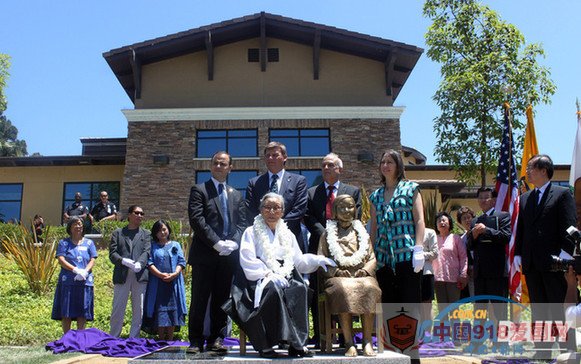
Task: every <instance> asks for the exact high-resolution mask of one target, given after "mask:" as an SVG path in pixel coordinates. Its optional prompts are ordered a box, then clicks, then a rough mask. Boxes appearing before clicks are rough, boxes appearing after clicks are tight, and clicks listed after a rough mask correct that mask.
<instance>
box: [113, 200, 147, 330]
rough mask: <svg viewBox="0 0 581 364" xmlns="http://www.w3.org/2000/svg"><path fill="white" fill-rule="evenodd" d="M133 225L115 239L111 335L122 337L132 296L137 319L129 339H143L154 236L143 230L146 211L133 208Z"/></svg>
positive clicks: (123, 229) (134, 206) (130, 218)
mask: <svg viewBox="0 0 581 364" xmlns="http://www.w3.org/2000/svg"><path fill="white" fill-rule="evenodd" d="M127 213H128V215H127V220H128V221H129V224H128V225H127V226H126V227H124V228H122V229H117V230H115V231H114V232H113V235H112V236H111V244H110V245H109V259H111V262H113V264H114V265H115V268H114V269H113V284H114V287H113V311H112V312H111V330H110V333H111V335H113V336H115V337H119V335H121V330H122V329H123V317H124V316H125V309H126V307H127V300H128V298H129V293H131V308H132V312H133V318H132V320H131V330H130V332H129V337H139V331H140V330H141V320H142V318H143V300H144V298H145V290H146V288H147V279H148V277H149V276H148V270H147V267H146V265H147V259H148V258H149V252H150V250H151V237H150V233H149V232H148V231H147V230H145V229H143V228H142V227H141V221H142V220H143V209H142V208H141V207H139V206H136V205H133V206H131V207H129V209H128V211H127Z"/></svg>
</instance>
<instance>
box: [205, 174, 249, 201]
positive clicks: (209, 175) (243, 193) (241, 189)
mask: <svg viewBox="0 0 581 364" xmlns="http://www.w3.org/2000/svg"><path fill="white" fill-rule="evenodd" d="M236 172H254V173H255V176H254V177H256V176H258V175H259V171H258V170H257V169H233V170H231V171H230V173H229V174H228V177H227V178H226V184H228V185H229V186H232V185H231V184H230V183H229V180H230V176H231V174H232V173H236ZM200 173H204V174H207V175H208V179H209V178H210V177H211V176H212V174H211V172H210V170H209V169H199V170H197V171H196V184H199V183H205V182H206V181H207V180H208V179H204V180H203V181H201V180H199V178H198V175H199V174H200ZM247 185H248V181H246V186H242V187H241V188H236V186H232V187H234V188H236V189H237V190H238V191H240V193H242V197H245V194H246V187H247Z"/></svg>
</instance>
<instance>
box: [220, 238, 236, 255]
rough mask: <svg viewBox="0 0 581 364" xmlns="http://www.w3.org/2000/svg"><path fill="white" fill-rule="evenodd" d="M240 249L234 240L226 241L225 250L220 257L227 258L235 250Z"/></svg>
mask: <svg viewBox="0 0 581 364" xmlns="http://www.w3.org/2000/svg"><path fill="white" fill-rule="evenodd" d="M236 249H238V244H236V242H235V241H233V240H225V241H224V250H223V251H221V252H220V255H222V256H226V255H230V254H231V253H232V252H233V251H234V250H236Z"/></svg>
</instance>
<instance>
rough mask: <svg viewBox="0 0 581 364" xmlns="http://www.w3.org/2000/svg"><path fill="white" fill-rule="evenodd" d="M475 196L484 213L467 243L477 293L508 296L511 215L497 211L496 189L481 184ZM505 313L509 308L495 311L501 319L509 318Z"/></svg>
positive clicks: (472, 226) (479, 217)
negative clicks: (507, 254)
mask: <svg viewBox="0 0 581 364" xmlns="http://www.w3.org/2000/svg"><path fill="white" fill-rule="evenodd" d="M476 195H477V197H478V205H479V206H480V208H481V209H482V212H483V214H482V215H480V216H478V217H476V218H474V219H473V220H472V223H471V225H470V231H471V233H470V234H469V235H468V246H469V249H470V250H471V251H472V252H473V253H474V268H473V269H474V294H475V295H476V296H479V295H493V296H499V297H503V298H506V297H507V296H508V269H507V260H506V246H507V244H508V242H509V240H510V235H511V230H510V214H509V213H508V212H503V211H496V210H495V208H494V206H495V205H496V197H497V192H496V191H495V190H492V189H491V188H488V187H482V188H480V189H479V190H478V192H477V194H476ZM493 302H502V301H493ZM498 306H499V305H498ZM497 311H498V312H497ZM506 313H507V310H506V308H505V309H503V310H495V311H494V314H495V316H496V319H498V320H506V317H507V316H506Z"/></svg>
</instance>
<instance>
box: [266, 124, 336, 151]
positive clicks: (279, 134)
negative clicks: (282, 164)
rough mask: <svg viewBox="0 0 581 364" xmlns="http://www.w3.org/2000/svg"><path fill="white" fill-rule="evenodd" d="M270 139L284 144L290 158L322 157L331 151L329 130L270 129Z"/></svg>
mask: <svg viewBox="0 0 581 364" xmlns="http://www.w3.org/2000/svg"><path fill="white" fill-rule="evenodd" d="M269 137H270V141H277V142H281V143H283V144H284V145H285V146H286V149H287V154H288V156H289V157H322V156H325V155H327V154H328V153H329V151H330V150H331V145H330V144H331V140H330V139H331V138H330V137H329V129H270V132H269Z"/></svg>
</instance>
